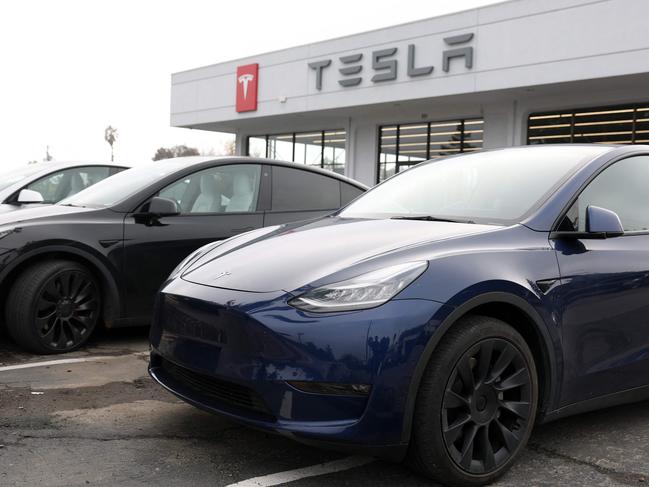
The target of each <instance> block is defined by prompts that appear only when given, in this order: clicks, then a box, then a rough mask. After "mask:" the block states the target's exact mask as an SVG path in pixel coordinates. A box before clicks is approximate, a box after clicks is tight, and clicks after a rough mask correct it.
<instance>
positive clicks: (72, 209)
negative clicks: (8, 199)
mask: <svg viewBox="0 0 649 487" xmlns="http://www.w3.org/2000/svg"><path fill="white" fill-rule="evenodd" d="M4 206H11V205H0V207H4ZM16 208H19V209H20V207H16ZM95 210H96V209H95V208H79V207H77V206H62V205H43V206H30V207H28V208H23V209H20V211H4V212H3V211H2V210H1V209H0V226H5V225H11V224H22V223H28V222H30V221H31V220H39V219H41V218H48V217H55V216H65V215H70V214H72V213H83V212H88V211H95Z"/></svg>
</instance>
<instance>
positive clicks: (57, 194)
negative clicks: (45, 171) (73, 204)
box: [26, 166, 114, 203]
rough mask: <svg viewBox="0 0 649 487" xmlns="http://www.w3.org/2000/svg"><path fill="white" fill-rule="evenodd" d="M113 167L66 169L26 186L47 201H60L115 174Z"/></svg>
mask: <svg viewBox="0 0 649 487" xmlns="http://www.w3.org/2000/svg"><path fill="white" fill-rule="evenodd" d="M111 169H113V168H110V167H107V166H90V167H75V168H71V169H65V170H63V171H59V172H57V173H54V174H50V175H49V176H45V177H44V178H41V179H39V180H37V181H34V182H33V183H31V184H29V185H28V186H27V187H26V188H27V189H31V190H32V191H38V192H39V193H40V194H41V196H42V197H43V201H44V202H45V203H58V202H59V201H61V200H62V199H64V198H67V197H69V196H72V195H75V194H77V193H78V192H80V191H82V190H84V189H86V188H88V187H90V186H92V185H94V184H96V183H98V182H99V181H101V180H103V179H106V178H107V177H108V176H110V175H111V174H114V171H111Z"/></svg>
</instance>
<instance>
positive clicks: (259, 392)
mask: <svg viewBox="0 0 649 487" xmlns="http://www.w3.org/2000/svg"><path fill="white" fill-rule="evenodd" d="M151 341H152V356H151V364H150V373H151V374H152V376H153V377H154V378H155V379H156V380H157V381H158V382H159V383H160V384H162V385H163V386H164V387H166V388H167V389H168V390H170V391H171V392H173V393H174V394H176V395H177V396H179V397H180V398H182V399H184V400H185V401H187V402H189V403H191V404H193V405H195V406H198V407H200V408H202V409H205V410H208V411H212V412H215V413H218V414H221V415H223V416H227V417H229V418H232V419H233V420H236V421H240V422H243V423H245V424H248V425H250V426H254V427H257V428H261V429H265V430H268V431H273V432H277V433H281V434H284V435H288V436H290V437H292V438H294V439H296V440H298V441H301V442H304V443H309V444H318V445H324V446H328V447H334V448H338V449H341V450H350V451H362V452H365V453H369V454H372V455H377V456H381V457H385V458H390V459H393V460H402V459H407V460H408V462H409V463H410V464H411V465H413V466H414V467H415V468H417V469H418V470H419V471H420V472H422V473H423V474H425V475H427V476H428V477H430V478H433V479H436V480H438V481H441V482H442V483H445V484H447V485H460V486H473V485H482V484H486V483H489V482H491V481H493V480H494V479H495V478H497V477H498V476H499V475H501V474H503V473H504V472H505V471H506V470H507V469H508V468H509V467H510V466H511V465H512V463H513V462H514V461H515V459H516V457H517V456H518V455H519V454H520V452H521V450H522V448H523V447H524V446H525V444H526V442H527V440H528V438H529V436H530V432H531V430H532V427H533V425H534V423H535V422H539V421H549V420H552V419H556V418H559V417H563V416H566V415H569V414H574V413H579V412H582V411H586V410H591V409H595V408H601V407H607V406H612V405H615V404H620V403H623V402H630V401H637V400H641V399H647V398H649V147H647V146H627V147H614V146H603V145H557V146H530V147H520V148H511V149H503V150H494V151H486V152H476V153H471V154H462V155H459V156H454V157H448V158H444V159H439V160H436V161H430V162H426V163H422V164H419V165H417V166H416V167H414V168H412V169H409V170H407V171H405V172H402V173H399V174H398V175H396V176H394V177H392V178H391V179H389V180H388V181H386V182H384V183H383V184H381V185H379V186H377V187H375V188H374V189H372V190H371V191H369V192H367V193H365V194H364V195H362V196H361V197H359V198H357V199H356V200H355V201H353V202H352V203H350V204H349V205H347V206H346V207H345V208H343V209H342V210H339V211H337V212H336V213H334V214H332V215H330V216H327V217H325V218H320V219H317V220H311V221H308V222H302V223H295V224H289V225H283V226H277V227H271V228H264V229H260V230H256V231H253V232H249V233H246V234H243V235H240V236H236V237H233V238H231V239H228V240H224V241H222V242H216V243H213V244H210V245H208V246H206V247H203V248H201V249H200V250H198V251H197V252H195V253H193V254H192V255H190V256H189V257H188V258H187V259H186V260H185V261H184V262H183V263H181V265H179V266H178V268H177V269H176V270H175V271H174V272H173V274H172V275H171V276H170V277H169V279H168V281H167V282H166V283H165V284H164V285H163V287H162V289H161V292H160V294H159V296H158V300H157V305H156V312H155V317H154V323H153V328H152V331H151Z"/></svg>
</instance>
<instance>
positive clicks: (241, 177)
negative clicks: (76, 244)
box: [123, 164, 269, 321]
mask: <svg viewBox="0 0 649 487" xmlns="http://www.w3.org/2000/svg"><path fill="white" fill-rule="evenodd" d="M268 177H269V175H268V174H267V173H265V172H264V171H263V170H262V165H260V164H230V165H220V166H215V167H211V168H208V169H203V170H200V171H197V172H195V173H193V174H189V175H187V176H185V177H182V178H180V179H179V180H177V181H175V182H173V183H171V184H170V185H168V186H167V187H165V188H164V189H162V190H161V191H160V192H159V193H158V194H157V195H158V196H161V197H164V198H169V199H173V200H174V201H176V203H177V204H178V206H179V209H180V214H179V215H175V216H164V217H161V218H158V219H156V220H154V221H153V222H152V221H150V220H142V219H140V218H138V217H137V213H138V211H139V210H140V209H137V210H136V211H135V212H133V213H132V214H129V215H127V216H126V218H125V220H124V259H123V262H124V276H125V281H126V287H127V289H126V295H127V296H128V298H127V303H126V312H127V315H128V316H129V317H130V318H131V319H133V320H136V321H145V320H148V319H149V316H150V313H151V309H152V306H153V301H154V297H155V293H156V292H157V290H158V288H159V287H160V285H161V284H162V283H163V282H164V280H165V279H166V278H167V277H168V276H169V274H170V273H171V271H172V270H173V269H174V267H176V265H178V264H179V263H180V261H181V260H182V259H184V258H185V257H186V256H187V255H189V254H190V253H191V252H192V251H194V250H196V249H197V248H199V247H201V246H203V245H205V244H207V243H210V242H213V241H215V240H222V239H226V238H229V237H232V236H234V235H237V234H239V233H243V232H246V231H249V230H254V229H256V228H260V227H262V226H263V211H259V210H258V206H259V201H260V198H259V193H260V187H261V186H262V181H263V180H264V178H268ZM151 196H152V197H153V196H155V195H151ZM145 205H146V203H145Z"/></svg>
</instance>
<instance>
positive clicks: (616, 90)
mask: <svg viewBox="0 0 649 487" xmlns="http://www.w3.org/2000/svg"><path fill="white" fill-rule="evenodd" d="M648 19H649V1H647V0H552V1H547V0H512V1H508V2H502V3H498V4H495V5H491V6H487V7H482V8H478V9H474V10H467V11H463V12H459V13H455V14H451V15H445V16H441V17H435V18H430V19H424V20H420V21H416V22H411V23H408V24H403V25H397V26H394V27H388V28H384V29H379V30H374V31H370V32H364V33H360V34H355V35H351V36H347V37H341V38H338V39H332V40H327V41H323V42H317V43H314V44H308V45H302V46H298V47H294V48H290V49H284V50H281V51H275V52H270V53H265V54H259V55H257V56H252V57H249V58H246V59H239V60H236V61H230V62H224V63H219V64H214V65H211V66H206V67H201V68H197V69H192V70H189V71H184V72H180V73H176V74H174V75H173V76H172V89H171V124H172V125H173V126H175V127H187V128H193V129H201V130H212V131H219V132H231V133H235V134H236V150H237V153H238V154H242V155H245V154H249V155H254V156H262V157H269V158H277V159H283V160H289V161H295V162H300V163H304V164H309V165H316V166H320V167H324V168H326V169H330V170H334V171H337V172H340V173H344V174H345V175H347V176H349V177H352V178H355V179H357V180H359V181H361V182H363V183H366V184H370V185H371V184H375V183H376V182H378V181H381V180H383V179H385V178H386V177H389V176H390V175H392V174H394V173H395V172H398V171H400V170H403V169H405V168H407V167H409V166H411V165H413V164H416V163H417V162H419V161H423V160H426V159H434V158H437V157H442V156H446V155H450V154H457V153H460V152H470V151H477V150H481V149H483V148H497V147H506V146H512V145H524V144H551V143H580V142H599V143H605V142H606V143H621V144H633V143H649V21H648ZM260 41H261V39H260Z"/></svg>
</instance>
